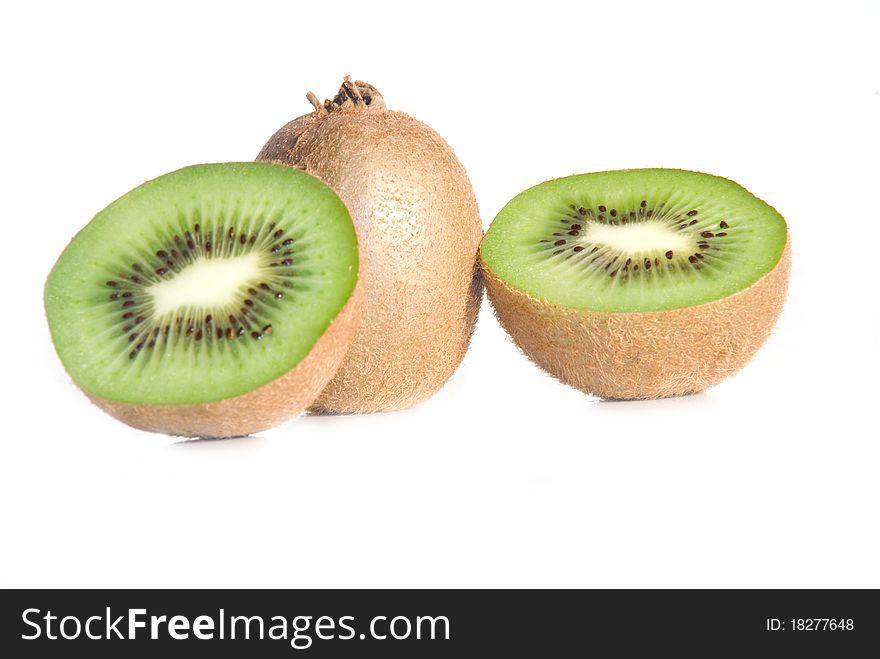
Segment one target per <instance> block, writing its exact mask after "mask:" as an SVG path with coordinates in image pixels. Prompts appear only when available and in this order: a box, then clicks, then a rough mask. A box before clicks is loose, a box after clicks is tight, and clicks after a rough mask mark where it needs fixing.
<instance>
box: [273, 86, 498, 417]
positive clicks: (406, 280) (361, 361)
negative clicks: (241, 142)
mask: <svg viewBox="0 0 880 659" xmlns="http://www.w3.org/2000/svg"><path fill="white" fill-rule="evenodd" d="M367 96H369V97H370V100H371V102H370V103H369V105H368V104H367V103H366V102H365V100H364V99H365V97H367ZM377 98H378V100H376V99H377ZM309 100H310V101H311V102H312V105H313V106H314V107H315V111H314V112H312V113H311V114H310V115H306V116H305V117H301V118H299V119H296V120H294V121H292V122H290V123H289V124H287V125H286V126H284V127H283V128H282V129H281V130H279V131H278V132H277V133H276V134H275V135H273V136H272V138H270V139H269V141H268V142H267V144H266V145H265V146H264V147H263V149H262V150H261V151H260V154H259V155H258V157H257V160H263V161H268V162H275V163H281V164H285V165H289V166H292V167H298V168H300V169H304V170H305V171H307V172H308V173H309V174H312V175H313V176H316V177H317V178H319V179H321V180H322V181H323V182H324V183H326V184H327V185H329V186H330V187H331V188H332V189H333V190H334V191H335V192H336V194H337V195H339V197H340V198H341V199H342V201H343V202H344V203H345V205H346V206H347V207H348V209H349V211H350V212H351V216H352V218H353V220H354V223H355V227H356V229H357V231H358V237H359V240H360V246H361V261H360V263H361V266H360V268H361V276H362V279H363V282H364V286H365V291H364V294H365V299H364V313H363V316H362V318H361V322H360V325H359V327H358V331H357V336H356V338H355V341H354V343H353V345H352V347H351V350H350V351H349V354H348V355H347V356H346V359H345V361H344V363H343V365H342V367H341V368H340V369H339V371H338V372H337V374H336V377H334V378H333V380H332V381H331V382H330V384H329V386H328V387H327V388H326V389H325V390H324V392H323V393H322V394H321V396H320V397H319V398H318V400H317V402H316V403H315V405H314V406H313V408H312V409H313V411H316V412H322V413H336V414H345V413H363V412H376V411H383V410H394V409H401V408H405V407H410V406H412V405H415V404H416V403H419V402H420V401H422V400H424V399H426V398H428V397H429V396H431V395H432V394H433V393H434V392H436V391H437V390H438V389H439V388H440V387H441V386H442V385H443V384H444V383H445V382H446V381H447V380H448V379H449V377H450V376H451V375H452V373H453V371H454V370H455V369H456V368H457V367H458V365H459V363H460V362H461V360H462V358H463V357H464V354H465V351H466V350H467V347H468V344H469V342H470V337H471V334H472V332H473V329H474V324H475V322H476V317H477V312H478V310H479V306H480V300H481V299H482V290H483V287H482V281H481V278H480V276H479V267H478V264H477V251H478V249H479V244H480V240H481V239H482V235H483V230H482V223H481V221H480V217H479V212H478V209H477V203H476V198H475V196H474V192H473V188H472V187H471V184H470V181H469V180H468V177H467V174H466V172H465V170H464V167H462V165H461V163H460V162H459V161H458V159H457V158H456V156H455V154H454V153H453V151H452V149H451V148H450V147H449V145H448V144H447V143H446V142H445V141H444V140H443V139H442V138H441V137H440V136H439V135H438V134H437V133H435V132H434V131H433V130H432V129H431V128H429V127H428V126H426V125H425V124H423V123H421V122H419V121H417V120H416V119H414V118H412V117H410V116H408V115H406V114H403V113H401V112H394V111H391V110H387V109H385V107H384V102H383V101H382V99H381V96H379V95H378V92H376V91H375V88H373V87H372V86H370V85H366V84H365V83H362V82H359V81H358V82H354V83H352V82H351V81H350V80H349V79H346V81H345V82H344V83H343V87H342V89H341V90H340V93H339V94H337V96H336V98H335V99H334V100H332V101H326V102H325V103H324V104H323V105H321V104H319V103H318V102H317V99H316V98H315V97H314V95H313V94H310V95H309Z"/></svg>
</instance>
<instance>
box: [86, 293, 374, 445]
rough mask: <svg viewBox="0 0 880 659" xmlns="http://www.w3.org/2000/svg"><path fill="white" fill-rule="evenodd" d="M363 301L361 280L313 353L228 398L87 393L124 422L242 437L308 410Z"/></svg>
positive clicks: (154, 429) (168, 430) (352, 332)
mask: <svg viewBox="0 0 880 659" xmlns="http://www.w3.org/2000/svg"><path fill="white" fill-rule="evenodd" d="M362 306H363V287H362V286H361V285H360V283H358V285H357V286H355V290H354V291H353V292H352V294H351V297H349V299H348V302H346V303H345V306H343V308H342V310H341V311H340V312H339V314H337V316H336V318H334V319H333V321H332V322H331V323H330V325H329V326H328V327H327V329H326V330H325V331H324V333H323V334H322V335H321V337H320V338H319V339H318V340H317V342H315V345H314V346H312V349H311V350H310V351H309V353H308V355H306V357H305V358H304V359H303V360H302V361H301V362H300V363H299V364H297V365H296V366H295V367H294V368H292V369H291V370H289V371H288V372H287V373H285V374H284V375H282V376H280V377H278V378H276V379H274V380H272V381H271V382H268V383H266V384H264V385H263V386H261V387H259V388H257V389H254V390H253V391H249V392H248V393H246V394H242V395H240V396H235V397H234V398H227V399H225V400H219V401H214V402H210V403H200V404H196V405H133V404H130V403H121V402H117V401H111V400H106V399H103V398H99V397H98V396H93V395H91V394H89V393H88V392H85V393H86V395H87V396H88V397H89V398H90V399H91V401H92V402H93V403H94V404H95V405H97V406H98V407H100V408H101V409H103V410H104V411H105V412H107V413H108V414H110V415H111V416H113V417H116V418H117V419H119V420H120V421H122V422H123V423H126V424H128V425H130V426H133V427H135V428H138V429H140V430H148V431H151V432H161V433H165V434H168V435H178V436H182V437H241V436H244V435H250V434H253V433H255V432H259V431H261V430H266V429H268V428H271V427H273V426H277V425H278V424H280V423H283V422H284V421H287V420H289V419H291V418H293V417H295V416H297V415H298V414H300V413H302V412H303V411H305V409H306V408H307V407H308V406H309V405H311V404H312V403H313V402H314V401H315V399H316V398H317V397H318V394H320V392H321V390H322V389H323V388H324V387H325V386H326V385H327V382H328V381H329V380H330V378H331V377H332V376H333V374H334V373H335V372H336V370H337V369H338V368H339V365H340V364H341V363H342V360H343V359H344V358H345V354H346V352H347V351H348V348H349V346H350V345H351V342H352V340H353V339H354V335H355V330H356V328H357V321H358V317H359V316H360V314H361V309H362Z"/></svg>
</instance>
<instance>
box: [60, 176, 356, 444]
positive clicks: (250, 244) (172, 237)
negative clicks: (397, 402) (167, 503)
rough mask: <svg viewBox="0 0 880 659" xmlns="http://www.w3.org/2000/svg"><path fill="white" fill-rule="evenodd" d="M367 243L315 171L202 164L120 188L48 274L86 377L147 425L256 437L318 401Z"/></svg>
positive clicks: (101, 399) (129, 419) (351, 326)
mask: <svg viewBox="0 0 880 659" xmlns="http://www.w3.org/2000/svg"><path fill="white" fill-rule="evenodd" d="M357 281H358V244H357V236H356V233H355V229H354V225H353V223H352V221H351V217H350V215H349V213H348V210H347V209H346V207H345V205H344V204H343V203H342V201H341V200H340V199H339V198H338V197H337V196H336V194H334V193H333V191H332V190H330V188H328V187H327V186H326V185H324V184H323V183H321V182H320V181H318V180H317V179H315V178H313V177H311V176H309V175H308V174H306V173H304V172H301V171H296V170H293V169H290V168H288V167H281V166H278V165H269V164H263V163H228V164H216V165H196V166H193V167H187V168H185V169H181V170H178V171H176V172H172V173H170V174H166V175H164V176H161V177H159V178H157V179H154V180H152V181H149V182H147V183H144V184H143V185H141V186H139V187H138V188H135V189H134V190H132V191H131V192H129V193H128V194H126V195H124V196H123V197H121V198H120V199H118V200H116V201H114V202H113V203H112V204H110V205H109V206H108V207H107V208H105V209H104V210H103V211H101V212H100V213H98V214H97V215H96V216H95V218H94V219H93V220H92V221H91V222H90V223H89V224H88V225H87V226H86V227H85V228H84V229H82V231H80V232H79V233H78V234H77V235H76V236H75V237H74V238H73V240H72V241H71V242H70V244H69V245H68V246H67V248H66V249H65V250H64V252H63V253H62V254H61V256H60V258H59V259H58V261H57V263H56V264H55V266H54V268H53V269H52V272H51V274H50V275H49V277H48V280H47V281H46V286H45V309H46V315H47V318H48V322H49V328H50V331H51V335H52V340H53V342H54V344H55V348H56V351H57V353H58V355H59V357H60V358H61V361H62V363H63V364H64V367H65V369H66V370H67V372H68V374H69V375H70V376H71V378H72V379H73V381H74V382H75V383H76V385H77V386H78V387H79V388H80V389H82V390H83V392H85V394H86V395H87V396H88V397H89V398H90V399H91V400H92V401H93V402H94V403H96V404H97V405H98V406H99V407H101V408H103V409H104V410H105V411H107V412H108V413H110V414H111V415H113V416H115V417H116V418H118V419H120V420H122V421H124V422H125V423H127V424H129V425H132V426H134V427H136V428H141V429H144V430H151V431H157V432H164V433H168V434H172V435H182V436H205V437H228V436H238V435H247V434H250V433H253V432H257V431H259V430H263V429H265V428H269V427H271V426H274V425H276V424H278V423H281V422H282V421H285V420H287V419H289V418H291V417H293V416H295V415H296V414H298V413H300V412H301V411H303V410H304V409H305V408H306V407H308V406H309V405H310V404H312V403H313V402H314V400H315V398H316V397H317V396H318V394H319V393H320V391H321V390H322V389H323V388H324V387H325V386H326V384H327V383H328V382H329V381H330V378H331V377H332V376H333V374H334V373H335V372H336V369H337V368H338V367H339V365H340V364H341V363H342V359H343V357H344V356H345V353H346V351H347V349H348V347H349V346H350V344H351V341H352V340H353V338H354V330H355V327H356V325H357V318H358V314H359V308H360V293H359V289H358V287H357Z"/></svg>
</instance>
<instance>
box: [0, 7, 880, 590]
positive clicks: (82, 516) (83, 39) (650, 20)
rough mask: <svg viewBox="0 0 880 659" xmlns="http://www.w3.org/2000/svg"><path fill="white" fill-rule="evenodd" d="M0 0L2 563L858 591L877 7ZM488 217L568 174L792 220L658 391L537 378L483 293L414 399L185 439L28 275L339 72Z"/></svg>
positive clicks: (81, 574) (874, 474) (878, 170)
mask: <svg viewBox="0 0 880 659" xmlns="http://www.w3.org/2000/svg"><path fill="white" fill-rule="evenodd" d="M15 6H16V8H15V9H10V8H9V7H10V3H6V4H5V5H4V7H5V8H4V9H3V10H2V15H0V31H2V36H0V62H3V64H2V97H3V100H2V102H0V113H2V121H0V137H2V149H0V159H2V161H0V163H2V164H0V166H2V171H0V185H2V208H3V210H2V215H3V218H2V223H3V231H2V236H3V238H2V258H0V266H2V268H3V271H2V276H3V281H4V294H3V301H2V309H3V319H2V322H0V331H2V334H3V336H2V342H0V350H2V362H0V363H2V374H3V376H2V378H0V382H2V388H3V392H2V393H3V395H2V401H3V412H2V426H0V428H2V444H0V535H2V537H0V585H2V586H24V587H30V586H96V587H97V586H132V587H134V586H146V587H152V586H216V587H221V586H232V587H237V586H253V587H275V586H278V587H281V586H285V587H306V586H312V587H337V586H339V587H341V586H381V587H393V586H394V587H396V586H403V587H428V586H440V587H446V586H474V587H483V586H501V587H513V586H527V587H532V586H548V587H573V586H578V587H599V586H604V587H637V586H640V587H659V586H667V587H685V586H696V587H704V586H705V587H707V586H716V587H746V586H750V587H785V586H788V587H807V586H817V587H831V586H835V587H862V586H872V587H880V561H878V556H880V530H878V518H880V512H878V503H880V476H878V474H880V447H878V439H880V433H878V430H877V423H878V415H877V409H878V405H880V401H878V396H877V394H878V391H880V283H878V278H877V274H876V273H877V269H878V267H880V251H878V247H877V246H878V244H880V212H878V209H880V164H878V153H880V124H878V120H880V70H878V65H880V47H878V45H877V44H878V33H880V7H878V3H877V2H867V1H859V0H854V1H850V2H823V3H819V2H769V1H764V2H743V1H739V2H736V3H708V2H695V3H681V2H644V3H637V2H565V3H561V2H554V1H550V0H541V1H540V2H531V3H518V2H506V3H498V4H497V5H496V4H494V3H492V4H491V5H490V3H478V2H473V1H471V2H465V3H459V2H450V1H448V0H447V1H445V2H443V3H438V4H436V5H428V4H427V3H412V2H400V3H391V2H341V1H335V2H309V3H292V2H289V3H277V4H269V3H262V2H248V3H229V4H224V3H217V2H211V3H204V4H202V3H183V2H174V3H161V2H152V3H149V4H146V3H141V4H139V5H135V3H107V4H106V5H97V4H95V3H82V2H77V3H60V2H59V3H57V4H44V3H18V4H17V5H15ZM348 73H350V74H352V75H353V76H354V77H356V78H361V79H364V80H367V81H369V82H371V83H373V84H375V85H376V86H377V87H378V88H379V89H380V90H381V91H382V92H383V94H384V96H385V99H386V101H387V103H388V105H389V106H390V107H392V108H394V109H400V110H404V111H406V112H408V113H410V114H413V115H415V116H416V117H418V118H419V119H421V120H422V121H425V122H426V123H428V124H429V125H431V126H432V127H434V128H435V129H436V130H437V131H438V132H439V133H440V134H441V135H443V136H444V137H445V138H446V139H447V140H448V141H449V142H450V144H452V146H453V147H454V148H455V150H456V152H457V153H458V155H459V157H460V158H461V160H462V162H463V163H464V165H465V167H466V168H467V169H468V172H469V174H470V176H471V180H472V182H473V184H474V187H475V189H476V194H477V198H478V201H479V203H480V208H481V213H482V216H483V221H484V224H485V225H486V226H488V223H489V222H490V221H491V219H492V217H494V215H495V213H497V212H498V210H499V209H500V208H501V207H502V206H503V205H504V203H505V202H506V201H508V200H509V199H510V198H511V197H513V196H514V195H515V194H517V193H518V192H520V191H521V190H523V189H524V188H526V187H528V186H530V185H533V184H535V183H537V182H540V181H542V180H545V179H548V178H552V177H556V176H562V175H567V174H572V173H577V172H586V171H597V170H605V169H617V168H626V167H643V166H660V167H679V168H686V169H696V170H700V171H707V172H711V173H715V174H719V175H722V176H726V177H728V178H731V179H734V180H736V181H738V182H739V183H741V184H743V185H744V186H746V187H747V188H749V189H750V190H751V191H753V192H754V193H755V194H757V195H758V196H759V197H761V198H763V199H766V200H767V201H768V202H770V203H771V204H773V205H774V206H775V207H776V208H777V209H778V210H779V211H780V212H781V213H782V214H783V215H784V216H785V217H786V218H787V220H788V222H789V225H790V231H791V235H792V238H793V247H794V270H793V273H792V282H791V292H790V297H789V300H788V304H787V306H786V308H785V311H784V313H783V315H782V318H781V320H780V322H779V324H778V326H777V329H776V331H775V334H774V335H773V337H772V338H771V339H770V341H769V342H768V343H767V344H766V346H765V347H764V348H763V349H762V351H761V352H760V353H759V355H758V356H757V358H756V359H755V360H754V361H753V362H752V363H751V364H750V365H749V366H748V367H747V368H746V369H745V370H743V371H742V372H741V373H740V374H739V375H737V376H736V377H735V378H733V379H731V380H729V381H728V382H726V383H724V384H722V385H720V386H718V387H715V388H714V389H712V390H710V391H708V392H706V393H704V394H701V395H697V396H691V397H687V398H681V399H673V400H665V401H655V402H632V403H606V402H601V401H599V400H596V399H593V398H590V397H587V396H585V395H583V394H581V393H579V392H577V391H575V390H573V389H570V388H568V387H566V386H564V385H562V384H559V383H558V382H556V381H555V380H553V379H551V378H550V377H548V376H546V375H544V374H543V373H542V372H540V371H539V370H538V369H537V368H535V367H534V366H532V365H531V364H530V363H529V362H528V361H527V360H526V359H525V358H524V357H522V356H521V355H520V354H519V352H518V351H517V349H516V348H515V346H514V345H513V344H512V343H511V342H510V341H509V340H508V339H507V338H506V335H505V334H504V333H503V331H502V330H501V329H500V328H499V326H498V324H497V323H496V321H495V319H494V318H493V316H492V313H491V310H490V309H489V307H488V306H484V308H483V312H482V315H481V317H480V321H479V325H478V328H477V332H476V335H475V336H474V339H473V343H472V345H471V348H470V351H469V352H468V354H467V357H466V358H465V360H464V363H463V365H462V367H461V368H460V369H459V370H458V371H457V373H456V374H455V376H454V377H453V379H452V380H451V381H450V382H449V384H448V385H447V386H446V387H445V388H444V389H442V390H441V391H440V392H439V393H438V394H437V395H436V396H435V397H433V398H432V399H431V400H429V401H428V402H426V403H424V404H422V405H420V406H418V407H417V408H415V409H412V410H409V411H404V412H398V413H392V414H376V415H371V416H361V417H338V418H316V417H304V418H300V419H298V420H295V421H293V422H290V423H288V424H286V425H284V426H282V427H279V428H276V429H274V430H272V431H269V432H265V433H262V434H261V435H260V436H258V437H254V438H250V439H236V440H227V441H201V442H181V441H177V440H176V439H174V438H169V437H165V436H160V435H151V434H148V433H142V432H139V431H136V430H132V429H130V428H128V427H126V426H124V425H121V424H120V423H118V422H117V421H115V420H113V419H112V418H110V417H108V416H106V415H104V414H103V413H102V412H100V411H99V410H98V409H97V408H94V407H92V406H91V405H90V404H89V403H88V402H87V400H86V398H85V397H84V396H83V395H81V394H80V393H79V392H78V391H77V390H76V388H75V387H74V386H73V385H72V384H71V383H70V382H69V380H68V378H67V376H66V375H65V374H64V372H63V370H62V368H61V365H60V363H59V361H58V360H57V358H56V356H55V354H54V351H53V349H52V346H51V343H50V341H49V336H48V331H47V328H46V324H45V319H44V317H43V312H42V300H41V297H42V285H43V281H44V279H45V277H46V275H47V274H48V272H49V269H50V268H51V266H52V264H53V262H54V261H55V259H56V258H57V257H58V255H59V254H60V252H61V250H62V249H63V248H64V246H65V244H66V243H67V241H68V240H69V238H70V237H71V236H72V235H73V234H74V233H75V232H76V231H77V230H78V229H79V228H80V227H81V226H82V225H84V224H85V223H86V222H88V220H89V219H90V218H91V217H92V215H94V213H96V212H97V211H99V210H101V209H102V208H103V207H104V206H105V205H107V204H108V203H109V202H110V201H112V200H113V199H115V198H116V197H118V196H120V195H121V194H123V193H125V192H126V191H128V190H129V189H131V188H133V187H135V186H136V185H138V184H140V183H141V182H143V181H145V180H147V179H149V178H153V177H155V176H158V175H160V174H162V173H165V172H167V171H171V170H173V169H177V168H179V167H182V166H184V165H188V164H192V163H197V162H219V161H229V160H250V159H253V158H254V157H255V155H256V153H257V151H258V150H259V148H260V147H261V146H262V145H263V143H264V142H265V141H266V139H268V137H269V136H270V135H271V134H272V133H273V132H274V131H275V130H276V129H277V128H278V127H279V126H281V125H282V124H283V123H284V122H286V121H288V120H289V119H291V118H293V117H295V116H297V115H299V114H303V113H305V112H307V111H308V110H309V106H308V104H307V103H306V100H305V96H304V95H305V92H306V91H308V90H309V89H311V90H313V91H314V92H315V93H316V94H318V96H319V97H321V98H325V97H327V96H331V95H333V94H334V93H335V92H336V90H337V88H338V85H339V83H340V81H341V79H342V76H343V75H345V74H348Z"/></svg>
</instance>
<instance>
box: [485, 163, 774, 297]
mask: <svg viewBox="0 0 880 659" xmlns="http://www.w3.org/2000/svg"><path fill="white" fill-rule="evenodd" d="M786 236H787V233H786V226H785V222H784V220H783V219H782V217H781V216H780V215H779V213H777V212H776V211H775V210H774V209H773V208H772V207H770V206H769V205H767V204H766V203H764V202H763V201H761V200H760V199H758V198H756V197H755V196H753V195H752V194H751V193H749V192H748V191H747V190H745V189H744V188H742V187H740V186H739V185H737V184H736V183H734V182H732V181H729V180H727V179H724V178H720V177H717V176H710V175H708V174H700V173H697V172H689V171H681V170H670V169H634V170H624V171H612V172H600V173H594V174H583V175H578V176H570V177H567V178H561V179H556V180H552V181H548V182H546V183H542V184H540V185H537V186H535V187H533V188H530V189H528V190H526V191H525V192H523V193H521V194H519V195H518V196H517V197H515V198H514V199H513V200H512V201H510V202H509V203H508V204H507V205H506V206H505V207H504V209H503V210H502V211H501V212H500V213H499V214H498V216H497V217H496V219H495V220H494V221H493V222H492V225H491V227H490V228H489V230H488V232H487V234H486V237H485V239H484V241H483V243H482V246H481V256H482V259H483V260H484V262H485V263H486V264H487V265H488V267H489V268H490V270H491V271H492V272H493V273H494V274H495V275H497V276H498V277H499V278H501V279H502V280H504V281H505V282H506V283H507V284H509V285H510V286H512V287H513V288H515V289H517V290H520V291H522V292H524V293H527V294H529V295H531V296H533V297H535V298H537V299H542V300H546V301H548V302H550V303H553V304H557V305H559V306H562V307H566V308H571V309H584V310H592V311H601V312H611V313H618V312H650V311H665V310H670V309H677V308H683V307H689V306H692V305H697V304H702V303H706V302H710V301H712V300H718V299H721V298H724V297H727V296H730V295H733V294H735V293H737V292H739V291H742V290H745V289H747V288H749V287H750V286H751V285H752V284H754V283H755V282H756V281H758V280H759V279H761V278H762V277H763V276H765V275H766V274H768V273H769V272H770V271H771V270H773V268H774V267H775V266H776V264H777V263H778V262H779V260H780V257H781V255H782V253H783V249H784V248H785V245H786Z"/></svg>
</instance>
